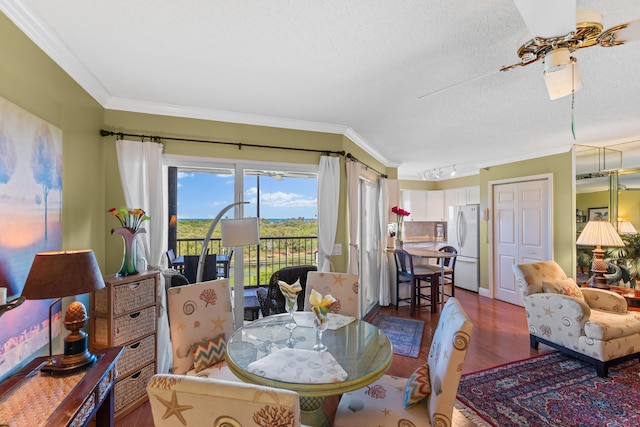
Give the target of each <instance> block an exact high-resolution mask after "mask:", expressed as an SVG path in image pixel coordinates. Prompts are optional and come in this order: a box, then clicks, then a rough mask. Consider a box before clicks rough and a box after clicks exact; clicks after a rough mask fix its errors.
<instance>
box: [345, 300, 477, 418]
mask: <svg viewBox="0 0 640 427" xmlns="http://www.w3.org/2000/svg"><path fill="white" fill-rule="evenodd" d="M472 332H473V324H472V323H471V321H470V320H469V317H468V316H467V314H466V313H465V312H464V309H463V308H462V306H461V305H460V303H459V302H458V300H457V299H456V298H454V297H451V298H449V299H448V300H447V302H446V303H445V305H444V308H443V309H442V313H441V315H440V319H439V320H438V324H437V326H436V332H435V335H434V337H433V341H432V342H431V348H430V350H429V357H428V359H427V363H426V364H425V365H422V366H420V367H418V369H416V371H415V372H414V373H413V375H411V377H409V378H408V379H407V378H398V377H394V376H390V375H384V376H383V377H382V378H381V379H379V380H378V381H376V382H375V383H373V384H371V385H369V386H367V387H365V388H361V389H359V390H356V391H352V392H349V393H345V394H344V395H343V396H342V398H341V399H340V403H339V405H338V410H337V411H336V416H335V422H334V427H371V426H380V427H398V426H407V427H409V426H413V427H427V426H439V427H451V426H452V425H453V424H452V418H453V405H454V403H455V400H456V395H457V393H458V385H459V384H460V376H461V374H462V365H463V363H464V359H465V357H466V355H467V349H468V348H469V341H470V339H471V333H472Z"/></svg>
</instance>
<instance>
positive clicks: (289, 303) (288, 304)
mask: <svg viewBox="0 0 640 427" xmlns="http://www.w3.org/2000/svg"><path fill="white" fill-rule="evenodd" d="M284 306H285V308H286V309H287V313H289V316H290V317H289V323H287V324H286V325H285V327H286V328H287V329H289V330H293V329H295V328H296V327H297V326H298V325H297V324H296V322H295V320H293V313H294V312H295V311H296V310H297V309H298V298H297V297H296V298H288V297H285V299H284Z"/></svg>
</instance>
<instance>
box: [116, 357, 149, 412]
mask: <svg viewBox="0 0 640 427" xmlns="http://www.w3.org/2000/svg"><path fill="white" fill-rule="evenodd" d="M155 370H156V366H155V363H152V364H151V365H147V366H145V367H144V368H142V369H141V370H139V371H137V372H134V373H133V374H131V375H129V376H128V377H126V378H123V379H122V380H120V381H118V382H117V383H116V387H115V412H118V411H120V410H121V409H123V408H124V407H125V406H127V405H128V404H130V403H132V402H134V401H135V400H136V399H139V398H141V397H143V396H145V395H146V394H147V383H148V382H149V380H150V379H151V377H152V376H153V374H154V372H155Z"/></svg>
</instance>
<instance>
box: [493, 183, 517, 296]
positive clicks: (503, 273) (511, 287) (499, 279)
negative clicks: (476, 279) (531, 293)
mask: <svg viewBox="0 0 640 427" xmlns="http://www.w3.org/2000/svg"><path fill="white" fill-rule="evenodd" d="M493 203H494V206H493V209H494V216H493V217H494V225H493V234H494V239H493V241H494V250H495V252H496V256H495V257H494V258H493V262H494V269H493V272H494V284H495V285H494V286H495V297H496V298H497V299H499V300H502V301H507V302H510V303H512V304H518V302H519V295H518V293H519V292H518V290H517V289H516V284H515V280H514V277H513V272H512V270H511V266H512V265H513V264H516V261H517V259H518V246H519V245H518V229H519V228H520V222H519V215H518V184H502V185H496V186H494V187H493Z"/></svg>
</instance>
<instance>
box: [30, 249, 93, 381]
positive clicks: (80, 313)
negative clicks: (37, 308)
mask: <svg viewBox="0 0 640 427" xmlns="http://www.w3.org/2000/svg"><path fill="white" fill-rule="evenodd" d="M102 288H104V280H103V278H102V274H101V273H100V268H99V267H98V263H97V261H96V258H95V256H94V254H93V251H91V250H81V251H54V252H40V253H37V254H36V256H35V258H34V260H33V264H32V265H31V270H30V271H29V275H28V276H27V281H26V283H25V285H24V289H23V290H22V296H24V297H26V298H27V299H50V298H55V300H54V301H53V302H52V303H51V305H50V306H49V361H48V362H47V363H46V364H45V365H44V366H43V367H42V368H41V371H43V372H51V373H62V372H64V373H67V372H70V371H74V370H76V369H80V368H82V367H84V366H88V365H90V364H92V363H94V362H95V361H96V356H95V355H94V354H91V353H90V352H89V350H88V345H87V344H88V340H87V334H85V333H84V332H83V331H81V330H80V329H81V328H82V327H84V326H85V325H86V324H87V320H88V316H87V310H86V308H85V306H84V304H82V303H81V302H79V301H74V302H72V303H71V304H70V305H69V307H68V308H67V312H66V313H65V316H64V326H65V328H67V329H68V330H69V331H71V333H70V334H69V335H67V336H66V337H65V339H64V355H63V356H62V357H58V356H55V357H54V356H53V354H52V348H51V346H52V343H51V341H52V337H51V321H52V318H51V317H52V316H51V314H52V309H53V306H54V305H55V304H57V303H58V302H60V301H61V300H62V298H63V297H69V296H73V295H78V294H86V293H88V292H94V291H97V290H99V289H102Z"/></svg>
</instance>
